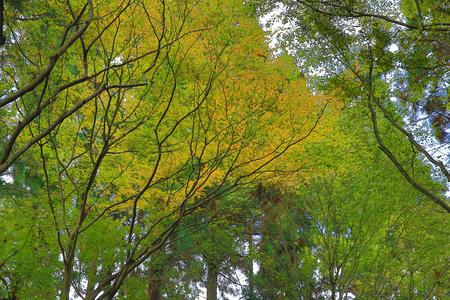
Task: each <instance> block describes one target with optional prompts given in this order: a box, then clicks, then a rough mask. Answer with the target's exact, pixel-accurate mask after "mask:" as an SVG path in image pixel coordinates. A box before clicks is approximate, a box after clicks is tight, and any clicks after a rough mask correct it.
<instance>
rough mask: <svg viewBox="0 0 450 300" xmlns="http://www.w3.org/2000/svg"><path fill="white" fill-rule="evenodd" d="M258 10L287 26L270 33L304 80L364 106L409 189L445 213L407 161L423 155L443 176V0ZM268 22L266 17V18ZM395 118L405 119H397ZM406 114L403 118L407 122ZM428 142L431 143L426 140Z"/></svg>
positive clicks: (262, 5)
mask: <svg viewBox="0 0 450 300" xmlns="http://www.w3.org/2000/svg"><path fill="white" fill-rule="evenodd" d="M256 5H257V6H258V8H259V10H258V11H259V13H260V14H264V13H266V12H270V11H273V9H274V8H275V7H279V8H280V9H279V10H278V11H279V13H278V14H277V13H276V12H275V13H274V14H273V15H272V16H273V19H275V20H280V21H281V22H283V23H284V24H286V26H283V27H282V29H281V30H280V31H279V32H278V33H277V36H278V37H279V38H280V39H281V40H282V42H281V45H282V47H285V49H287V50H286V51H287V52H290V53H293V54H294V56H295V57H296V58H297V61H298V64H299V65H300V66H301V67H302V70H303V72H304V73H305V74H310V75H311V76H310V82H311V84H312V85H313V86H314V87H315V88H317V89H321V90H324V89H325V90H328V91H330V90H331V91H333V92H335V91H336V90H339V91H341V92H342V93H344V94H345V96H344V97H343V98H345V99H346V100H344V101H351V102H352V103H353V104H355V105H363V106H365V107H368V108H369V109H370V113H369V115H370V116H371V119H372V125H371V127H372V128H373V133H374V136H375V138H376V139H377V141H378V143H379V146H380V147H381V148H382V149H383V151H384V152H385V154H386V155H387V156H388V157H389V158H390V159H391V161H392V162H393V163H394V164H395V166H396V167H397V169H398V171H399V172H400V173H401V174H403V176H404V177H405V178H406V179H407V180H408V182H409V183H410V184H411V186H412V187H414V188H416V189H418V190H419V191H421V192H422V193H423V194H425V195H427V196H428V197H429V199H430V200H431V201H433V202H434V203H436V204H437V205H439V206H440V207H441V208H442V209H444V210H445V211H447V212H450V207H449V204H448V201H447V199H445V197H442V196H441V195H439V194H438V193H434V192H433V191H432V190H430V189H429V188H428V187H427V186H425V185H423V184H421V183H420V182H417V181H416V180H415V178H414V173H413V172H412V170H410V169H409V167H408V165H407V164H408V163H407V161H409V160H411V159H414V158H415V157H416V156H420V157H424V158H425V159H426V161H427V162H428V163H430V164H432V165H434V173H435V176H436V177H439V178H445V180H447V181H448V180H449V172H448V160H447V159H446V157H445V155H446V154H445V153H446V151H447V152H448V143H447V139H448V137H447V131H448V128H447V127H448V113H447V100H448V71H449V69H448V64H447V63H446V62H447V61H448V58H449V55H450V52H449V49H448V45H447V42H446V41H448V39H449V33H450V30H449V29H448V25H449V24H450V21H449V13H448V12H449V7H448V4H447V3H446V2H445V1H412V0H401V1H344V2H342V1H321V0H319V1H316V0H311V1H310V0H304V1H295V2H292V1H259V2H258V1H257V2H256ZM272 21H273V20H272ZM378 115H381V116H383V117H384V118H385V119H386V120H388V121H389V122H390V123H391V126H392V129H393V130H395V131H397V132H398V135H399V138H400V139H402V138H407V139H408V140H409V141H410V143H411V147H412V148H411V149H412V150H411V151H409V152H406V153H399V152H397V151H396V149H395V147H393V146H392V145H390V144H388V143H386V142H385V141H384V140H383V137H382V136H381V135H380V133H379V125H378V123H379V121H378V117H377V116H378ZM401 116H405V117H408V118H407V119H406V118H402V117H401ZM408 119H409V122H407V121H408ZM430 145H433V146H430Z"/></svg>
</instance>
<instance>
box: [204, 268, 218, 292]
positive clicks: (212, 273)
mask: <svg viewBox="0 0 450 300" xmlns="http://www.w3.org/2000/svg"><path fill="white" fill-rule="evenodd" d="M218 275H219V274H218V272H217V265H216V264H215V263H208V278H207V281H206V300H217V278H218Z"/></svg>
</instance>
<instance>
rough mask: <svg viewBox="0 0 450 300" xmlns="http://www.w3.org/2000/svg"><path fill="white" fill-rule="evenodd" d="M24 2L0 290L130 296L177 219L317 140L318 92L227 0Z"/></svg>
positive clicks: (7, 76) (4, 165) (11, 80)
mask: <svg viewBox="0 0 450 300" xmlns="http://www.w3.org/2000/svg"><path fill="white" fill-rule="evenodd" d="M23 5H25V3H24V4H23ZM30 7H31V9H30V10H29V11H27V12H26V13H23V12H19V11H16V10H8V13H7V15H6V17H5V24H6V25H7V26H8V28H9V31H8V37H7V38H8V43H7V44H6V45H4V46H3V49H2V58H3V60H2V64H1V69H0V76H1V78H2V81H1V82H2V83H1V85H0V87H1V90H2V93H1V97H0V103H1V107H2V111H1V115H0V118H1V119H2V122H3V124H5V126H4V127H3V128H2V135H1V140H2V142H1V144H2V158H1V159H0V173H1V174H2V175H5V176H6V177H5V176H4V177H2V180H3V182H2V184H3V187H4V190H3V191H2V194H1V201H2V202H1V203H2V204H1V207H0V215H1V220H0V222H1V226H2V227H5V228H11V232H14V233H15V234H14V235H7V236H5V239H3V240H2V243H3V245H2V249H6V251H2V253H1V254H0V264H1V265H0V266H1V268H0V276H1V284H2V285H3V287H2V290H3V291H5V292H2V293H3V294H1V297H4V298H6V297H8V298H14V297H16V298H18V297H21V298H29V299H31V298H32V297H41V296H42V295H47V294H49V295H50V294H51V295H55V294H57V295H59V298H60V299H69V298H70V295H71V293H75V294H76V295H78V296H79V297H83V298H84V299H113V298H115V297H119V296H120V292H121V291H123V294H122V295H121V296H123V297H125V295H126V293H128V294H129V295H131V291H132V290H133V286H132V284H131V282H132V280H131V279H130V277H133V276H135V275H136V274H137V273H138V272H140V269H139V268H141V266H143V265H145V264H147V265H149V264H151V263H152V262H155V261H156V259H154V260H152V257H157V256H158V255H159V254H156V253H158V251H163V250H164V247H166V245H167V242H168V241H169V239H170V236H171V235H173V234H174V233H175V232H177V230H181V229H180V228H179V226H180V224H181V223H182V220H183V219H184V218H186V217H188V216H191V215H193V214H195V213H196V212H199V211H202V210H203V209H205V207H207V206H208V205H209V204H210V203H211V202H212V201H214V200H215V199H219V198H221V197H225V196H227V195H230V194H232V193H233V192H235V191H236V190H238V189H241V188H243V187H245V186H247V185H251V184H253V183H254V182H255V180H259V179H263V178H265V177H266V176H273V175H274V174H276V173H277V171H278V170H279V169H280V168H283V169H284V168H285V167H286V165H285V164H284V163H283V161H282V160H281V157H282V156H283V155H284V154H285V153H286V152H288V151H291V150H292V151H294V150H295V149H297V150H295V151H299V150H298V149H299V148H301V147H302V146H301V144H302V142H303V141H304V140H305V139H306V138H308V137H310V138H315V139H316V140H319V139H320V137H319V136H314V134H313V132H314V131H315V130H318V129H320V128H322V127H324V124H326V122H325V119H323V120H322V116H323V115H324V113H325V112H326V110H327V109H329V108H330V107H332V105H333V104H332V100H331V98H328V97H322V96H313V95H310V94H309V93H308V91H307V89H306V87H305V85H304V83H303V82H302V81H300V80H293V79H298V78H293V77H292V76H291V75H289V74H292V73H293V72H294V71H293V68H292V67H291V66H290V64H289V62H287V61H283V60H279V61H271V60H270V59H268V52H267V50H266V47H265V44H264V34H263V32H262V31H261V30H260V29H259V28H258V25H257V23H256V22H255V20H254V19H253V18H252V17H251V14H250V12H249V11H248V9H247V8H246V7H244V6H243V4H242V3H240V2H239V1H227V2H207V3H204V2H196V1H172V2H165V1H132V0H130V1H123V2H120V3H116V2H110V1H101V2H94V1H91V0H88V1H71V2H67V3H62V2H58V1H47V2H38V3H34V2H33V5H30ZM286 74H288V75H286ZM289 76H291V78H289ZM291 79H292V80H293V81H292V82H291V81H290V80H291ZM293 107H295V108H296V109H295V110H294V109H292V108H293ZM261 126H264V127H265V128H266V129H267V131H261V130H260V128H261ZM22 162H23V163H22ZM22 166H23V168H25V169H26V170H29V172H28V174H25V176H29V177H30V178H33V180H34V179H36V182H37V183H36V184H33V185H31V184H28V183H26V184H23V182H24V181H23V179H21V178H22V177H20V176H17V174H24V173H27V172H24V171H23V170H21V169H20V168H22ZM37 166H38V167H37ZM11 181H12V182H11ZM25 182H26V180H25ZM9 188H11V189H14V190H15V192H14V193H11V192H9V190H8V189H9ZM11 220H16V221H14V222H12V221H11ZM24 260H26V261H27V264H26V265H25V264H24V263H23V261H24ZM157 273H158V272H154V274H153V275H154V276H157ZM136 277H139V276H137V275H136ZM41 278H45V280H44V281H42V280H41ZM128 279H130V280H129V285H128V287H129V288H128V289H124V290H121V289H122V287H123V286H124V284H125V283H126V281H127V280H128ZM152 280H155V278H150V279H149V281H151V282H154V281H152ZM156 289H157V287H156ZM148 290H149V291H151V290H155V288H151V289H150V288H149V289H148ZM118 295H119V296H118Z"/></svg>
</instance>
